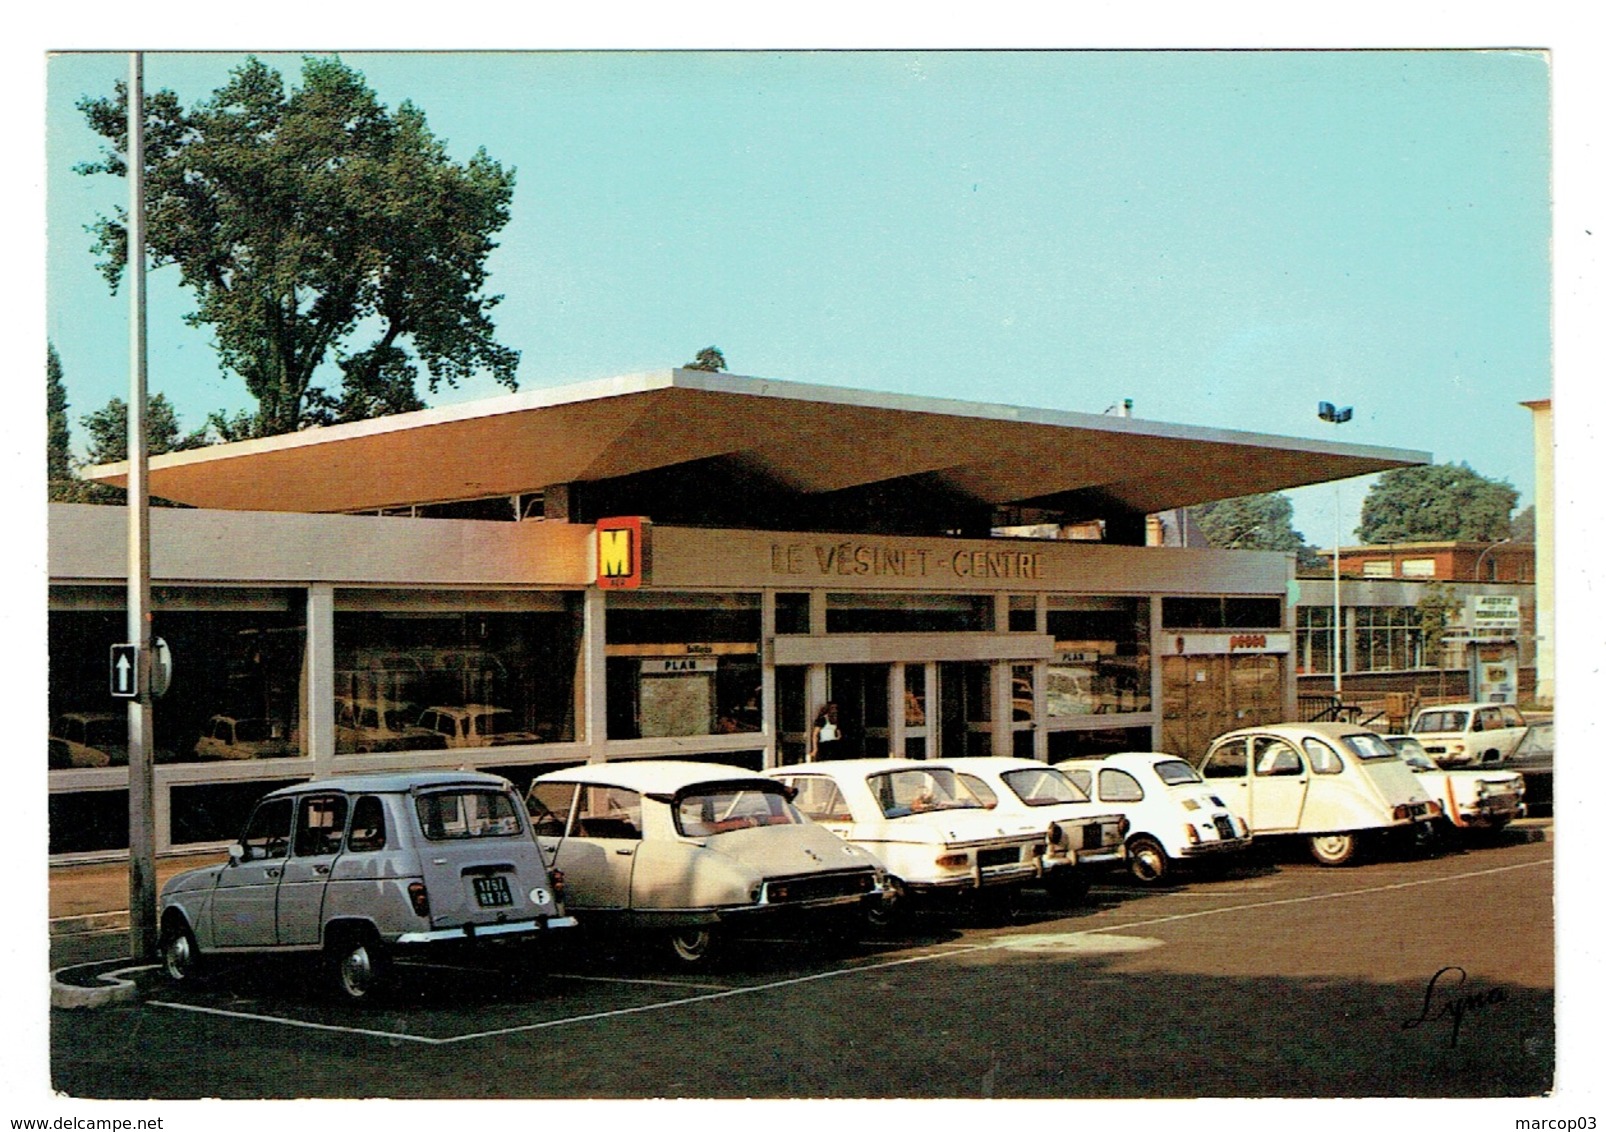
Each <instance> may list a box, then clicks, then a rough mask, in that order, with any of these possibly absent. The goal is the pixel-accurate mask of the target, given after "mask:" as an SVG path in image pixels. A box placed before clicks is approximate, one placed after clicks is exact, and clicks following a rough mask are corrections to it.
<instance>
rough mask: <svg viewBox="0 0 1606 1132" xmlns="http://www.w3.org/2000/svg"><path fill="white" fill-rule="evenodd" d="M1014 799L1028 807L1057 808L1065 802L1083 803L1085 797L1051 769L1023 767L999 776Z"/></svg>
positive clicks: (1071, 783)
mask: <svg viewBox="0 0 1606 1132" xmlns="http://www.w3.org/2000/svg"><path fill="white" fill-rule="evenodd" d="M999 777H1000V778H1002V779H1003V780H1004V785H1006V786H1008V787H1009V788H1010V790H1011V791H1013V792H1014V794H1015V797H1017V798H1019V799H1020V800H1021V801H1022V802H1025V803H1026V804H1027V805H1028V806H1058V805H1061V804H1062V803H1065V802H1085V801H1087V800H1088V798H1087V795H1086V794H1084V793H1083V792H1082V791H1081V789H1080V788H1079V787H1078V786H1077V785H1076V783H1074V782H1072V781H1071V780H1070V779H1068V778H1066V777H1065V774H1064V772H1062V771H1058V770H1055V769H1054V768H1053V767H1047V766H1045V767H1023V768H1022V769H1020V770H1006V771H1005V772H1004V773H1003V774H1001V775H999Z"/></svg>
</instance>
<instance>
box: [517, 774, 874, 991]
mask: <svg viewBox="0 0 1606 1132" xmlns="http://www.w3.org/2000/svg"><path fill="white" fill-rule="evenodd" d="M792 794H793V791H792V790H790V789H789V788H787V787H786V786H784V785H783V784H781V783H779V782H776V781H775V780H774V779H772V778H766V777H763V776H761V775H757V774H754V773H753V772H752V771H748V770H743V769H741V768H740V767H728V766H718V765H712V764H709V763H693V762H680V761H676V760H672V759H640V760H635V761H631V762H611V763H598V764H594V765H591V766H577V767H573V768H571V769H569V770H557V771H552V772H550V773H548V774H543V775H540V776H539V777H537V778H536V779H535V781H533V782H532V783H531V784H530V789H529V792H528V794H527V795H526V798H525V801H526V804H527V805H528V806H529V809H530V815H531V820H532V821H533V822H534V823H535V832H536V836H537V839H538V840H539V842H540V844H541V850H542V852H543V853H544V854H546V860H547V862H548V864H549V865H550V867H552V868H556V869H559V870H561V871H562V873H563V875H564V878H565V891H566V893H567V899H568V903H569V905H570V906H571V907H573V908H574V910H575V911H576V912H577V913H579V915H580V918H581V919H582V920H584V921H585V923H586V925H587V927H588V928H589V927H591V926H598V927H604V928H606V927H608V926H610V925H611V926H613V927H616V928H623V929H627V930H642V931H649V932H653V933H655V934H656V935H657V937H658V938H660V939H662V940H663V941H664V942H666V943H667V944H668V945H669V949H670V953H671V954H672V956H673V957H674V958H676V959H678V960H679V961H680V962H682V963H685V964H689V965H697V964H702V963H706V962H708V961H709V959H710V957H711V956H712V955H713V954H714V953H715V952H716V951H717V949H718V947H719V944H720V941H721V938H722V937H723V936H724V935H726V934H728V933H732V932H737V931H740V930H743V929H744V928H745V929H749V930H750V929H752V928H754V927H757V926H759V925H761V924H763V923H768V922H771V921H773V920H775V919H777V918H782V919H788V920H792V921H794V922H796V923H799V924H802V925H803V926H805V927H808V926H824V925H826V924H828V923H829V922H830V918H831V917H830V914H831V913H832V912H844V911H845V912H853V913H857V912H858V911H860V910H861V909H863V907H864V906H865V905H866V904H867V903H868V902H874V901H876V900H878V899H879V898H880V895H881V877H882V869H881V862H880V861H878V860H877V859H876V858H875V855H874V854H872V853H869V852H866V851H865V850H862V849H859V848H858V847H856V846H853V845H848V844H846V843H845V842H843V841H842V840H841V839H839V838H837V837H836V836H834V835H833V834H831V833H830V832H829V831H827V830H824V829H821V828H820V827H819V826H817V825H815V824H814V823H813V822H811V821H809V820H808V818H806V817H804V816H803V814H801V813H799V812H798V810H797V808H796V807H795V806H793V805H792V802H791V798H792Z"/></svg>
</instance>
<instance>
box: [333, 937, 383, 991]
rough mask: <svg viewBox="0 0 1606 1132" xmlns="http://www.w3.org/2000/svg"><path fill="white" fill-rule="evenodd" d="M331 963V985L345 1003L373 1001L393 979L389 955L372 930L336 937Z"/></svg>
mask: <svg viewBox="0 0 1606 1132" xmlns="http://www.w3.org/2000/svg"><path fill="white" fill-rule="evenodd" d="M328 963H329V982H330V986H331V988H332V989H333V990H334V991H335V993H336V994H338V995H339V996H340V997H341V998H342V999H343V1000H345V1001H346V1002H371V1001H372V1000H373V999H375V998H377V997H379V995H380V993H381V992H382V991H383V990H384V989H385V986H386V984H387V983H388V982H389V981H390V956H389V954H388V953H387V952H386V951H385V948H384V945H383V944H381V943H380V942H379V940H378V938H377V937H376V936H374V935H373V933H372V932H368V933H363V934H356V933H346V934H345V935H343V936H342V937H341V938H339V939H337V940H336V941H335V942H334V943H333V944H332V945H331V946H330V948H329V955H328Z"/></svg>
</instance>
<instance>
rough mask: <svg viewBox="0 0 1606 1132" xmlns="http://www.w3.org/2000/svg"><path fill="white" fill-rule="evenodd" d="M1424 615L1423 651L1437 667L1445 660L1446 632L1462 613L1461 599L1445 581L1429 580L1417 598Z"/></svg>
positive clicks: (1419, 608)
mask: <svg viewBox="0 0 1606 1132" xmlns="http://www.w3.org/2000/svg"><path fill="white" fill-rule="evenodd" d="M1416 608H1417V612H1418V613H1419V614H1421V617H1422V653H1423V657H1424V659H1425V660H1426V661H1427V662H1428V664H1430V665H1432V666H1433V667H1435V668H1437V667H1439V666H1440V665H1441V664H1442V663H1443V662H1444V633H1445V630H1446V629H1448V628H1449V627H1450V624H1451V622H1452V620H1453V619H1454V618H1456V617H1458V616H1459V615H1460V613H1461V601H1460V599H1459V598H1457V597H1456V596H1455V594H1454V593H1452V592H1451V591H1450V590H1449V588H1448V587H1446V586H1445V585H1444V583H1443V582H1429V583H1428V584H1427V585H1425V586H1423V587H1422V595H1421V596H1420V597H1418V598H1417V599H1416Z"/></svg>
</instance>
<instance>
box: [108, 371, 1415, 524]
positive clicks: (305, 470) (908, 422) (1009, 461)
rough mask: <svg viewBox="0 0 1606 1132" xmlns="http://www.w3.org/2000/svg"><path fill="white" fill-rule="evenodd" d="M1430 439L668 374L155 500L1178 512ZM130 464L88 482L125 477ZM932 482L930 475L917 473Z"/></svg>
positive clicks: (246, 459)
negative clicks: (1359, 436)
mask: <svg viewBox="0 0 1606 1132" xmlns="http://www.w3.org/2000/svg"><path fill="white" fill-rule="evenodd" d="M1430 460H1431V456H1430V454H1429V453H1426V452H1416V451H1407V450H1402V449H1393V448H1376V447H1370V446H1366V445H1357V444H1336V443H1327V442H1323V441H1316V440H1304V439H1295V438H1291V437H1281V436H1268V435H1263V434H1259V433H1252V432H1239V431H1234V430H1225V429H1214V428H1201V427H1197V426H1191V425H1177V424H1166V423H1162V422H1158V421H1150V420H1141V419H1137V418H1131V417H1115V416H1100V415H1095V414H1090V413H1073V412H1063V411H1056V410H1049V409H1029V408H1020V407H1016V406H1009V405H998V404H987V403H980V402H970V401H957V400H947V399H939V398H933V397H919V396H911V395H907V394H896V393H873V392H867V391H863V390H854V389H842V388H835V387H830V386H821V385H808V384H801V383H796V382H787V381H770V380H766V379H762V378H755V377H740V376H736V375H733V374H725V373H708V372H704V371H699V370H684V369H672V370H663V371H658V372H652V373H643V374H635V375H630V376H626V377H615V378H608V379H605V380H600V381H590V382H584V383H579V384H573V385H563V386H556V387H547V388H541V389H532V390H529V391H526V392H521V393H514V394H509V395H507V396H502V397H495V398H490V399H487V400H481V401H473V402H468V403H464V404H458V405H446V406H441V407H439V408H433V409H424V410H422V411H419V412H415V413H402V414H398V415H395V416H388V417H380V418H377V419H374V420H367V421H356V422H353V423H350V424H341V425H332V426H329V427H325V428H314V429H307V430H305V431H302V432H297V433H292V434H289V435H284V436H274V437H267V438H264V439H260V440H247V441H240V442H237V443H232V444H219V445H214V446H211V447H207V448H199V449H194V450H191V451H188V452H175V453H170V454H168V455H164V456H158V457H155V458H153V459H152V460H151V462H150V468H151V471H150V491H151V494H153V495H157V496H160V497H162V498H165V499H170V500H174V501H176V502H179V503H186V504H191V505H193V506H196V507H208V508H219V509H225V510H257V511H301V512H355V511H366V510H375V509H379V508H386V507H398V506H406V505H409V504H422V503H434V502H442V501H450V500H463V499H476V498H483V497H490V496H498V495H514V494H519V493H525V492H536V491H542V490H545V489H548V488H550V487H552V486H553V485H559V484H564V485H573V484H588V483H600V482H603V481H617V480H619V479H621V478H622V477H641V476H643V475H650V474H653V473H672V472H673V470H674V469H676V468H677V467H683V466H692V465H696V466H704V467H706V466H708V463H707V462H709V461H719V462H720V466H721V467H724V468H727V469H736V470H737V471H738V472H739V473H741V474H747V475H751V476H753V477H754V478H756V479H762V480H764V481H766V482H768V483H769V484H770V485H772V486H773V487H775V488H776V489H777V490H781V491H785V492H788V493H793V494H795V495H798V496H826V495H829V494H830V493H833V492H848V491H851V490H852V489H865V488H873V487H874V486H875V485H878V484H888V485H893V484H895V483H896V482H898V481H902V483H903V484H907V485H911V486H910V489H911V490H924V491H929V492H933V493H938V494H940V495H941V496H943V497H944V498H947V499H950V500H954V501H957V502H960V503H964V504H975V505H988V506H993V507H1011V506H1015V507H1025V508H1031V507H1042V508H1045V509H1054V510H1063V511H1068V512H1076V511H1086V512H1092V511H1099V510H1117V511H1125V512H1127V513H1137V514H1152V513H1154V512H1157V511H1165V510H1169V509H1171V508H1175V507H1184V506H1190V505H1194V504H1198V503H1204V502H1209V501H1212V500H1217V499H1229V498H1234V497H1236V496H1241V495H1253V494H1257V493H1260V492H1267V491H1280V490H1283V489H1286V488H1291V487H1298V486H1301V485H1304V484H1310V483H1320V482H1324V481H1329V480H1337V479H1345V478H1348V477H1350V476H1358V475H1365V474H1368V473H1373V472H1380V471H1386V470H1388V469H1390V468H1398V467H1403V466H1407V465H1411V464H1422V463H1427V462H1429V461H1430ZM127 473H128V466H127V463H126V462H124V463H119V464H107V465H102V466H100V467H97V468H92V469H90V470H89V472H88V477H89V478H90V479H93V480H97V481H99V482H102V483H108V484H116V485H119V486H124V485H126V481H127ZM916 485H917V486H916Z"/></svg>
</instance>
